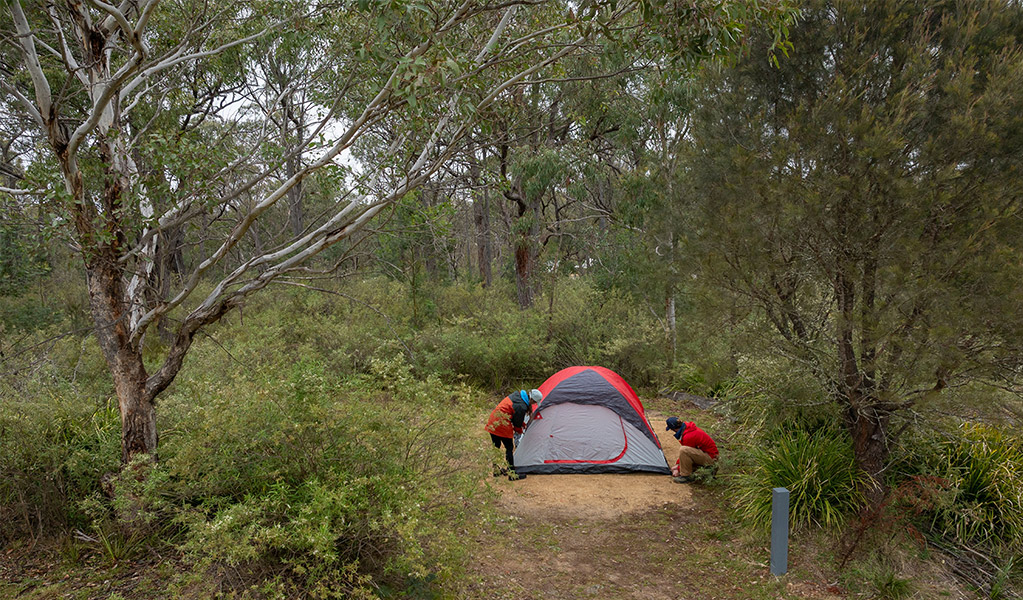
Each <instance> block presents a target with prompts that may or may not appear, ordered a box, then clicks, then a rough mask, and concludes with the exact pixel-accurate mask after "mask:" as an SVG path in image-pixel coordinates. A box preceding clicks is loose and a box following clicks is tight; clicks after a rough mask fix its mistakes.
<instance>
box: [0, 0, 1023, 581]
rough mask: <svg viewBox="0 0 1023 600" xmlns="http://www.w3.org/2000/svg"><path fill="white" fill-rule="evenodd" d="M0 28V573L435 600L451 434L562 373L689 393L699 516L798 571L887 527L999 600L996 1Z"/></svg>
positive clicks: (253, 14)
mask: <svg viewBox="0 0 1023 600" xmlns="http://www.w3.org/2000/svg"><path fill="white" fill-rule="evenodd" d="M0 30H2V32H3V33H2V40H3V44H2V45H0V76H2V78H0V89H2V90H3V92H4V93H3V99H2V100H0V111H2V113H0V114H2V115H3V117H2V120H0V151H2V155H0V177H2V181H0V373H2V378H0V522H2V523H3V525H2V527H0V543H2V544H4V545H8V546H10V547H26V546H28V547H32V548H34V547H36V545H37V544H40V545H41V546H40V547H46V548H49V549H50V551H51V552H55V553H58V554H60V555H61V556H64V557H65V558H66V559H67V562H68V563H69V564H71V565H74V564H75V560H76V559H75V557H77V556H78V555H79V554H80V553H81V552H84V551H85V550H83V548H102V552H103V554H104V555H105V556H107V557H109V558H110V560H111V562H112V563H116V562H117V561H118V560H119V559H120V558H122V557H124V556H127V555H129V554H131V553H138V552H141V551H143V549H146V548H150V549H151V548H173V549H174V552H175V555H176V556H178V557H180V560H181V561H185V562H186V563H187V564H188V565H191V566H192V567H197V568H198V570H200V571H204V572H212V573H217V574H219V576H220V577H221V579H220V580H219V581H221V584H222V585H223V586H224V587H223V588H222V589H227V590H228V591H229V592H236V593H242V592H243V591H244V590H249V586H250V585H257V587H259V590H258V591H251V590H250V591H249V592H246V593H251V594H253V595H255V596H281V597H294V596H303V595H304V596H308V597H329V596H331V594H334V595H337V596H341V597H346V596H358V595H366V596H368V597H378V596H383V597H388V596H394V595H398V596H401V595H402V594H404V595H412V596H414V595H416V594H420V595H421V597H433V596H431V594H444V593H452V592H451V590H457V589H458V578H459V574H460V572H461V571H460V569H461V567H460V566H459V565H460V564H461V562H460V561H464V559H465V556H464V554H463V553H462V550H461V549H460V545H459V543H458V532H459V531H465V528H471V527H472V526H473V525H472V524H473V523H476V522H478V520H479V519H480V518H481V517H480V515H483V514H485V513H486V511H487V510H488V508H487V507H488V506H489V502H490V498H489V496H488V493H487V492H486V491H485V490H484V489H483V488H480V486H479V485H478V482H479V480H480V478H481V477H486V476H488V475H489V473H488V470H489V465H490V459H491V457H490V456H489V455H485V454H484V453H480V452H479V451H478V448H479V444H478V442H479V439H477V438H478V437H479V435H480V432H479V431H477V429H478V428H477V424H478V422H479V421H480V418H481V415H483V414H485V413H486V412H488V411H489V410H490V408H491V407H492V404H493V403H494V402H496V400H498V399H499V398H500V397H502V396H503V395H505V394H507V393H508V392H509V391H511V390H514V389H518V388H519V387H527V388H528V387H535V386H536V385H538V384H539V383H540V382H542V381H543V380H544V379H546V378H547V377H548V376H549V375H551V374H553V373H554V372H555V371H557V370H559V369H561V368H563V367H566V366H570V365H576V364H599V365H602V366H605V367H608V368H610V369H613V370H615V371H617V372H618V373H619V374H621V375H622V376H623V377H624V378H625V379H626V380H627V381H628V382H629V383H630V384H632V386H633V387H635V388H636V389H637V390H639V391H640V392H641V395H643V396H646V397H653V396H656V395H658V394H664V393H667V392H674V391H685V392H689V393H693V394H699V395H703V396H713V397H715V398H716V399H717V400H718V403H717V404H716V405H715V406H716V408H715V409H714V410H715V411H716V412H717V414H718V417H719V418H720V419H721V423H722V425H721V427H722V428H725V429H728V430H729V432H730V434H731V435H730V436H729V437H730V439H731V440H733V444H732V446H731V447H730V448H729V457H728V458H727V462H726V467H727V468H726V469H724V472H723V473H722V477H721V480H722V481H721V485H724V486H727V490H728V497H729V498H733V499H734V502H735V506H734V508H735V516H734V518H735V519H736V520H737V521H741V522H744V523H745V522H751V523H754V524H759V525H763V524H764V523H765V522H766V519H767V518H768V517H769V505H768V504H766V503H767V502H769V500H768V498H769V495H765V494H764V492H765V491H766V490H770V488H772V487H776V486H785V487H788V488H790V489H791V490H792V491H793V519H794V522H796V523H797V524H798V526H799V527H801V528H805V529H809V530H813V529H819V530H821V531H826V532H830V533H833V534H834V535H835V536H836V538H837V539H840V540H841V542H840V543H839V544H838V545H837V546H836V547H837V548H839V549H838V550H836V551H835V553H834V556H832V557H830V558H829V559H828V560H832V559H833V560H834V562H835V563H836V565H837V568H845V567H846V566H847V565H848V564H851V563H850V561H853V562H855V561H856V560H859V558H858V557H859V556H860V554H859V553H861V552H864V551H866V552H867V553H868V554H869V549H870V548H872V547H873V546H872V545H873V544H876V543H877V540H876V536H874V534H873V533H871V532H877V531H879V530H880V531H884V530H890V529H891V528H892V527H893V523H895V524H896V525H897V527H896V528H897V529H898V530H899V531H902V530H905V531H908V532H909V534H908V538H907V539H909V540H911V541H910V542H907V543H913V542H912V540H916V542H921V543H924V545H925V546H926V547H930V548H933V549H935V550H936V551H940V552H945V553H949V554H950V555H955V556H969V557H972V559H971V562H970V563H969V564H970V565H972V567H971V568H968V569H963V572H962V573H960V575H961V577H962V579H963V581H964V585H967V586H973V587H972V589H975V590H976V591H977V593H978V594H980V595H982V596H983V597H990V598H1005V597H1018V593H1017V592H1016V588H1017V586H1018V584H1019V581H1020V577H1021V570H1020V569H1021V564H1020V561H1021V551H1023V440H1021V438H1020V437H1019V434H1018V430H1019V425H1020V421H1021V419H1023V404H1021V402H1020V398H1019V394H1020V392H1021V391H1023V388H1021V380H1020V376H1021V368H1023V365H1021V357H1023V348H1021V345H1023V311H1021V310H1020V307H1023V285H1021V282H1023V253H1021V250H1023V248H1021V247H1020V246H1021V244H1023V219H1021V208H1023V202H1021V200H1023V199H1021V190H1023V186H1021V185H1020V166H1021V160H1023V98H1021V97H1020V95H1019V94H1018V90H1019V89H1020V87H1021V85H1023V52H1021V51H1023V47H1021V41H1023V8H1021V7H1020V6H1019V5H1018V3H1015V2H1008V1H1005V0H1003V1H990V2H987V1H984V2H952V1H949V2H905V1H896V0H882V1H877V2H870V3H861V2H852V1H843V0H835V1H831V2H825V1H807V2H802V3H799V4H790V3H788V2H782V1H778V2H760V3H757V2H730V1H707V2H694V3H674V2H666V3H661V2H640V3H638V4H631V3H630V4H625V3H620V2H608V3H603V2H583V3H579V4H570V5H563V4H557V3H546V2H540V3H522V4H518V3H504V4H485V3H484V4H475V3H465V4H462V5H453V4H448V3H446V2H421V3H416V2H408V3H405V2H393V3H388V4H382V3H381V4H378V3H372V2H369V3H367V2H360V3H355V4H350V3H338V4H336V5H335V4H330V5H326V4H321V5H309V4H305V3H294V4H292V3H286V2H273V3H260V2H238V3H235V2H230V3H227V2H225V3H215V4H212V5H202V4H197V5H193V4H192V3H190V2H185V1H182V2H177V3H156V2H139V3H132V2H127V3H124V4H123V5H121V6H117V7H115V6H113V5H107V4H104V3H101V2H89V3H86V4H79V3H77V2H68V3H66V4H41V3H33V2H25V3H19V2H10V3H8V4H7V7H6V10H5V11H4V12H3V13H2V14H0ZM738 440H743V441H742V442H740V441H738ZM886 547H887V546H886ZM865 548H866V549H867V550H864V549H865ZM822 560H824V559H823V558H822ZM225 573H226V574H228V575H225ZM900 582H901V583H900ZM181 585H188V583H187V582H186V583H182V584H181ZM874 593H875V595H876V596H878V597H908V596H909V594H911V593H912V588H911V585H910V584H908V583H906V582H905V581H903V580H902V579H899V578H898V577H896V576H895V575H891V578H890V579H889V580H888V585H887V586H885V585H877V586H875V589H874Z"/></svg>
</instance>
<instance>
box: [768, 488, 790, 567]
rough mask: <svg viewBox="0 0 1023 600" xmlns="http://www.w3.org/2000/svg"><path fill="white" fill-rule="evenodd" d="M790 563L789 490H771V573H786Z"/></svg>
mask: <svg viewBox="0 0 1023 600" xmlns="http://www.w3.org/2000/svg"><path fill="white" fill-rule="evenodd" d="M788 564H789V491H788V490H787V489H785V488H780V487H778V488H774V489H773V490H772V491H771V575H784V574H785V573H786V572H787V571H788V570H789V567H788Z"/></svg>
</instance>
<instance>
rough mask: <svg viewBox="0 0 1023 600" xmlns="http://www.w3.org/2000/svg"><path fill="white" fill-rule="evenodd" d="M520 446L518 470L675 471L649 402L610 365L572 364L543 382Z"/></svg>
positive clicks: (664, 472) (585, 471) (593, 471)
mask: <svg viewBox="0 0 1023 600" xmlns="http://www.w3.org/2000/svg"><path fill="white" fill-rule="evenodd" d="M540 391H541V392H543V400H542V401H541V402H540V404H539V406H537V408H536V409H535V410H534V411H533V414H532V418H531V419H530V421H529V425H528V426H527V427H526V431H525V433H524V434H523V435H522V439H521V440H520V441H519V445H518V448H517V449H516V450H515V471H516V472H517V473H630V472H635V471H645V472H650V473H662V474H665V475H669V474H671V469H669V468H668V461H667V460H665V458H664V452H663V451H662V450H661V443H660V441H658V439H657V435H656V434H655V433H654V430H653V429H652V428H651V427H650V423H649V422H648V421H647V420H646V415H645V413H644V412H643V403H642V402H640V401H639V398H638V397H637V396H636V392H634V391H633V390H632V387H631V386H629V384H628V383H626V382H625V380H624V379H622V378H621V376H620V375H618V374H617V373H615V372H614V371H611V370H610V369H605V368H604V367H569V368H567V369H562V370H561V371H558V372H557V373H555V374H554V375H552V376H551V377H550V378H549V379H548V380H547V381H545V382H544V383H543V385H541V386H540Z"/></svg>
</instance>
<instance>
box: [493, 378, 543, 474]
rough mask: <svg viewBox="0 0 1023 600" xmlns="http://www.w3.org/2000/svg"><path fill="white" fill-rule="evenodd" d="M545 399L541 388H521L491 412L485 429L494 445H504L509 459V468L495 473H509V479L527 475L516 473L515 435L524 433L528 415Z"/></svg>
mask: <svg viewBox="0 0 1023 600" xmlns="http://www.w3.org/2000/svg"><path fill="white" fill-rule="evenodd" d="M541 400H543V394H541V393H540V390H530V391H529V392H528V393H527V392H526V390H519V391H518V393H515V394H509V395H507V396H505V398H504V400H501V401H500V402H498V404H497V406H496V407H494V410H493V411H491V413H490V418H489V419H488V420H487V425H486V427H484V429H485V430H486V431H487V432H489V433H490V440H491V441H492V442H494V446H495V447H497V448H500V447H501V446H504V458H505V460H506V461H508V469H511V472H510V473H508V470H507V469H500V470H497V468H496V467H495V472H494V474H495V475H499V474H504V473H508V479H510V480H512V481H515V480H516V479H525V478H526V476H525V475H516V474H515V458H514V453H515V436H516V435H517V434H520V433H522V432H523V431H524V430H525V428H526V417H528V416H529V415H530V414H532V412H533V409H535V408H536V405H537V404H539V403H540V401H541Z"/></svg>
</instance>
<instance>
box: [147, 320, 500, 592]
mask: <svg viewBox="0 0 1023 600" xmlns="http://www.w3.org/2000/svg"><path fill="white" fill-rule="evenodd" d="M270 312H273V313H276V312H277V311H273V310H271V311H270ZM277 314H278V315H279V313H277ZM254 321H255V319H254ZM232 342H237V343H241V344H243V345H248V344H249V343H250V341H249V340H248V339H241V338H239V339H235V340H232ZM226 348H227V349H228V350H230V346H227V347H226ZM306 349H307V352H306V354H304V355H303V358H301V359H298V360H295V361H293V362H292V363H291V364H290V365H286V364H285V361H286V360H287V356H288V353H286V352H282V353H281V354H276V353H274V354H271V355H270V356H268V357H266V359H267V360H268V364H266V366H265V367H261V368H258V369H255V370H253V371H245V372H242V373H236V374H235V375H234V376H233V377H230V378H224V379H221V377H222V376H223V375H222V374H221V373H220V372H219V371H218V370H216V369H214V370H212V371H211V372H210V373H192V375H191V376H189V377H186V378H185V379H184V380H182V381H180V382H179V383H178V385H177V386H176V387H175V390H174V392H173V393H171V394H170V396H169V397H168V398H167V399H165V401H164V402H163V404H162V407H163V409H162V410H163V414H164V417H163V418H164V421H165V422H166V423H167V431H168V434H167V435H166V436H165V437H164V440H163V443H162V445H161V463H160V465H159V467H157V469H158V470H159V471H161V472H162V473H163V474H162V475H161V477H162V478H163V479H164V481H165V483H163V484H161V485H157V486H154V487H153V488H152V489H150V490H144V491H140V492H137V494H138V495H139V496H141V497H144V498H145V503H144V504H145V506H146V510H147V511H149V512H150V513H152V514H158V515H159V514H164V515H165V518H166V517H169V518H172V519H173V520H174V522H175V523H176V524H177V526H178V527H180V528H181V530H182V531H181V538H182V542H181V547H182V548H183V549H185V550H186V551H187V552H188V553H189V554H190V555H191V556H192V557H193V559H194V560H195V561H197V563H198V564H200V565H203V566H204V568H219V569H225V570H227V571H229V572H231V573H233V574H234V575H235V576H237V577H240V578H242V579H243V580H251V579H257V580H264V579H265V578H266V576H267V573H268V572H269V571H270V570H276V567H274V566H273V565H277V564H279V565H282V566H283V567H284V568H285V571H284V572H283V573H280V572H278V573H279V574H278V577H277V579H276V580H275V581H276V583H275V584H274V586H273V587H274V588H275V589H276V590H277V591H276V592H275V593H278V594H280V595H281V596H285V597H286V596H290V595H293V594H295V593H299V592H298V590H306V591H307V593H310V594H312V595H313V596H314V597H350V596H357V597H358V596H360V595H361V596H365V595H369V594H370V593H371V592H372V591H373V590H378V589H379V588H380V586H383V585H387V586H389V587H390V588H392V589H399V590H400V589H405V588H406V587H407V586H414V585H418V583H417V582H421V581H422V580H424V579H426V578H428V577H431V576H432V577H433V578H435V579H436V578H439V579H437V580H438V581H442V580H443V579H444V578H446V577H449V576H450V575H451V573H452V572H453V571H452V570H453V569H455V568H456V567H457V565H458V561H457V560H455V559H454V557H455V556H457V555H458V553H459V552H460V548H459V546H458V544H457V543H456V541H455V537H454V536H457V535H458V528H459V527H461V528H463V529H464V528H465V527H467V526H468V525H467V524H466V521H465V520H466V510H467V507H469V506H473V505H474V503H473V502H471V501H470V499H472V498H476V497H477V496H478V494H479V493H480V491H481V490H479V488H478V487H477V486H476V485H475V483H474V481H477V480H478V476H479V473H481V472H482V471H483V467H482V466H481V463H480V462H479V461H481V460H482V458H479V457H475V456H470V455H468V454H467V448H466V447H465V445H464V443H462V441H461V435H462V434H461V432H462V431H464V427H465V423H464V422H463V421H462V418H461V417H452V416H451V415H449V414H448V413H447V409H448V407H449V406H454V405H457V404H458V403H460V402H464V401H466V400H467V399H468V397H469V392H468V391H467V390H465V389H463V388H460V387H447V386H445V385H443V384H442V383H441V382H440V381H439V380H437V379H436V378H426V379H425V380H424V379H419V378H417V377H414V376H413V375H412V371H411V367H410V366H409V365H408V364H407V363H406V362H405V359H404V358H402V357H401V356H400V355H399V356H392V357H389V358H384V357H374V358H371V359H370V365H369V369H368V371H369V372H368V373H365V374H361V375H357V376H354V377H353V376H352V375H350V374H349V375H348V377H349V379H348V382H347V383H344V382H342V381H341V378H340V377H339V374H338V373H333V372H331V371H329V370H328V369H325V365H324V363H323V361H321V360H319V359H318V355H317V354H315V350H316V346H307V347H306ZM222 360H223V359H222ZM264 369H265V370H264ZM451 527H454V529H452V528H451Z"/></svg>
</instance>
